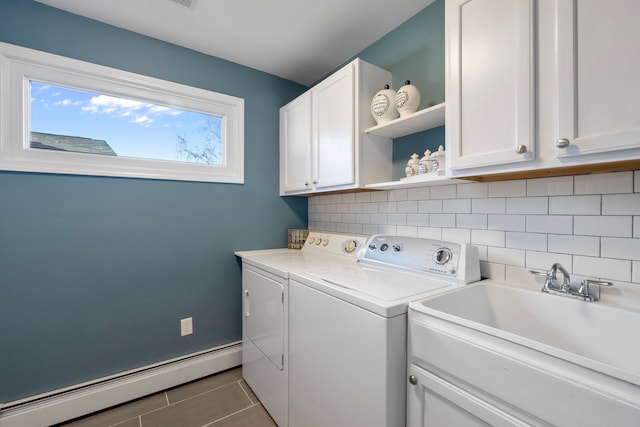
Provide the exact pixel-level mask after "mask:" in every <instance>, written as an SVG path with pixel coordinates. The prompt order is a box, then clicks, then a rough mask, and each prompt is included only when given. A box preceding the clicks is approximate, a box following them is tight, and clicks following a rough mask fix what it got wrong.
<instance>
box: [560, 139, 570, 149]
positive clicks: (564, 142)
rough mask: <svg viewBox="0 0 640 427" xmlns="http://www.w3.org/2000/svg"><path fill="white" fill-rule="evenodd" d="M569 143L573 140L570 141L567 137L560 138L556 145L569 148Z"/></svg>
mask: <svg viewBox="0 0 640 427" xmlns="http://www.w3.org/2000/svg"><path fill="white" fill-rule="evenodd" d="M569 144H571V141H569V140H568V139H567V138H560V139H559V140H558V141H557V142H556V147H558V148H567V147H568V146H569Z"/></svg>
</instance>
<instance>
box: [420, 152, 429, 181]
mask: <svg viewBox="0 0 640 427" xmlns="http://www.w3.org/2000/svg"><path fill="white" fill-rule="evenodd" d="M429 172H431V150H427V151H425V152H424V157H422V158H421V159H420V166H419V167H418V175H422V174H424V173H429Z"/></svg>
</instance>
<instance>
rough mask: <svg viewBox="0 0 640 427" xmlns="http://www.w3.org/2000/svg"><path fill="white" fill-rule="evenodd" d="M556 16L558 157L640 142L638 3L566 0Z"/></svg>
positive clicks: (606, 150)
mask: <svg viewBox="0 0 640 427" xmlns="http://www.w3.org/2000/svg"><path fill="white" fill-rule="evenodd" d="M557 17H558V18H557V29H556V32H557V63H558V68H557V79H558V92H557V103H558V104H557V111H558V126H557V127H558V128H557V139H556V141H555V143H556V147H557V156H558V157H571V156H580V155H584V154H594V153H611V152H615V151H618V150H627V149H630V148H638V147H640V25H639V24H638V22H639V20H640V2H639V1H637V0H616V1H602V0H579V1H569V0H563V1H559V2H558V11H557Z"/></svg>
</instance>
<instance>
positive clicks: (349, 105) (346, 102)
mask: <svg viewBox="0 0 640 427" xmlns="http://www.w3.org/2000/svg"><path fill="white" fill-rule="evenodd" d="M354 84H355V82H354V78H353V67H350V66H348V67H346V68H343V69H341V70H339V71H337V72H336V73H335V74H333V75H332V76H331V77H329V78H327V79H326V80H324V81H322V82H321V83H320V84H318V85H317V86H316V87H314V88H313V90H312V94H313V154H314V162H313V176H314V181H315V182H314V184H315V186H316V188H317V189H323V188H327V187H335V186H339V185H349V184H353V183H355V178H356V177H355V162H354V158H355V154H356V153H355V151H356V150H355V137H356V135H355V134H356V127H357V126H356V123H355V121H354V118H355V112H354V108H355V105H354V104H355V100H354V98H353V94H354Z"/></svg>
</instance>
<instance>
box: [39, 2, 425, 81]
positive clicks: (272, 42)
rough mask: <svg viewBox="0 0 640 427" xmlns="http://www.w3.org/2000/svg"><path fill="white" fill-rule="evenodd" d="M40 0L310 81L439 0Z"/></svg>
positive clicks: (293, 77)
mask: <svg viewBox="0 0 640 427" xmlns="http://www.w3.org/2000/svg"><path fill="white" fill-rule="evenodd" d="M37 1H39V2H40V3H44V4H47V5H50V6H53V7H56V8H59V9H63V10H66V11H69V12H71V13H74V14H77V15H82V16H86V17H88V18H92V19H95V20H97V21H101V22H105V23H107V24H111V25H114V26H116V27H120V28H124V29H127V30H131V31H134V32H136V33H140V34H144V35H146V36H150V37H153V38H156V39H160V40H163V41H166V42H170V43H173V44H176V45H179V46H183V47H186V48H189V49H193V50H196V51H199V52H202V53H206V54H208V55H212V56H216V57H218V58H222V59H226V60H229V61H232V62H235V63H238V64H242V65H246V66H248V67H251V68H256V69H258V70H261V71H264V72H267V73H270V74H275V75H277V76H280V77H283V78H285V79H288V80H292V81H295V82H298V83H301V84H304V85H307V86H309V85H311V84H312V83H314V82H316V81H318V80H319V79H321V78H322V77H324V76H325V75H327V74H328V73H330V72H331V71H333V70H334V69H335V68H336V67H338V66H340V65H341V64H343V63H344V62H346V61H348V60H349V59H351V58H352V57H354V56H355V55H357V54H358V53H359V52H361V51H362V50H364V49H365V48H366V47H368V46H369V45H371V44H372V43H374V42H375V41H377V40H378V39H380V38H381V37H382V36H384V35H385V34H387V33H388V32H389V31H391V30H393V29H394V28H396V27H397V26H399V25H400V24H402V23H403V22H404V21H406V20H407V19H409V18H410V17H411V16H413V15H415V14H416V13H418V12H419V11H420V10H422V9H423V8H425V7H426V6H427V5H429V4H431V3H432V2H433V1H434V0H401V1H397V2H389V1H384V0H173V1H172V0H108V1H95V0H92V1H87V0H37ZM181 3H186V4H188V3H190V6H184V5H183V4H181Z"/></svg>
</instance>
